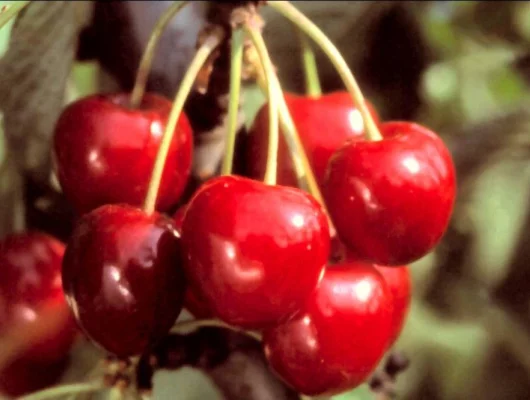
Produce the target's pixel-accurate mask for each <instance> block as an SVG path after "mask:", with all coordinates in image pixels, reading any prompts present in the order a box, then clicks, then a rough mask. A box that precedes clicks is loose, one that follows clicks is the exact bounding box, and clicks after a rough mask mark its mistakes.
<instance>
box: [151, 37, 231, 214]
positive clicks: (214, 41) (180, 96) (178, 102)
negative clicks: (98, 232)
mask: <svg viewBox="0 0 530 400" xmlns="http://www.w3.org/2000/svg"><path fill="white" fill-rule="evenodd" d="M221 40H222V37H221V35H220V34H211V35H210V36H208V37H207V38H206V40H205V41H204V43H203V44H202V45H201V47H200V48H199V49H198V50H197V52H196V53H195V56H194V57H193V60H192V61H191V64H190V65H189V67H188V69H187V71H186V73H185V74H184V78H183V79H182V82H181V84H180V87H179V90H178V92H177V95H176V97H175V101H174V102H173V107H172V108H171V111H170V113H169V117H168V120H167V124H166V129H165V130H164V135H163V136H162V142H161V143H160V147H159V148H158V153H157V155H156V160H155V164H154V167H153V172H152V175H151V180H150V181H149V187H148V189H147V195H146V197H145V202H144V206H143V209H144V211H145V212H147V213H148V214H151V213H152V212H153V211H154V210H155V206H156V198H157V196H158V190H159V188H160V183H161V181H162V173H163V171H164V166H165V164H166V158H167V155H168V152H169V147H170V145H171V140H172V139H173V134H174V133H175V128H176V126H177V121H178V119H179V117H180V114H181V112H182V109H183V107H184V103H185V102H186V98H187V97H188V95H189V94H190V92H191V89H192V87H193V85H194V83H195V79H196V78H197V75H198V74H199V71H200V70H201V68H202V66H203V65H204V63H205V62H206V60H207V59H208V57H209V56H210V54H211V53H212V52H213V51H214V50H215V48H216V47H217V46H218V45H219V43H220V42H221Z"/></svg>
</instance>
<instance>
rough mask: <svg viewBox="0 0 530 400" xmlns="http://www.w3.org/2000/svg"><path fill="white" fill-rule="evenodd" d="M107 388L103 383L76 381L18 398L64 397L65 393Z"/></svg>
mask: <svg viewBox="0 0 530 400" xmlns="http://www.w3.org/2000/svg"><path fill="white" fill-rule="evenodd" d="M103 389H106V387H105V386H103V385H102V384H97V383H74V384H69V385H61V386H56V387H52V388H49V389H44V390H39V391H38V392H34V393H31V394H28V395H26V396H22V397H19V399H18V400H46V399H54V398H57V397H62V396H65V395H73V394H81V393H89V392H96V391H99V390H103Z"/></svg>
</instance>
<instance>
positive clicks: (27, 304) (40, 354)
mask: <svg viewBox="0 0 530 400" xmlns="http://www.w3.org/2000/svg"><path fill="white" fill-rule="evenodd" d="M63 254H64V244H63V243H61V242H60V241H59V240H57V239H55V238H53V237H51V236H49V235H47V234H45V233H42V232H38V231H30V232H25V233H15V234H11V235H8V236H6V237H4V238H3V240H1V241H0V336H1V340H0V348H2V349H3V350H2V352H3V356H6V350H7V351H8V353H9V355H8V356H7V359H3V360H4V363H5V364H3V365H2V367H0V391H2V392H3V393H4V394H6V395H9V396H12V397H18V396H21V395H23V394H25V393H27V392H31V391H34V390H38V389H41V388H43V387H45V386H48V385H51V384H53V383H55V382H56V381H57V379H58V378H59V377H60V375H61V374H62V373H63V371H64V369H65V367H66V364H67V362H68V354H69V351H70V348H71V345H72V343H73V341H74V339H75V336H76V334H77V332H76V329H75V322H74V319H73V316H72V314H71V312H70V309H69V308H68V305H67V304H66V301H65V298H64V294H63V291H62V285H61V262H62V258H63Z"/></svg>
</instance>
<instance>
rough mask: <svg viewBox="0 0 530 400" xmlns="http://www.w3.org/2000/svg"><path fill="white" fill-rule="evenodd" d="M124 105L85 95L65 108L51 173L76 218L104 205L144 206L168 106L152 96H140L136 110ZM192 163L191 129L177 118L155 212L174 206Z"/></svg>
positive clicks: (115, 98)
mask: <svg viewBox="0 0 530 400" xmlns="http://www.w3.org/2000/svg"><path fill="white" fill-rule="evenodd" d="M128 101H129V95H128V94H123V93H118V94H98V95H93V96H89V97H86V98H83V99H81V100H78V101H76V102H74V103H72V104H71V105H69V106H68V107H67V108H66V109H65V110H64V111H63V112H62V114H61V116H60V118H59V120H58V122H57V125H56V128H55V134H54V142H53V146H54V147H53V150H54V152H53V155H54V157H53V158H54V165H55V170H56V173H57V177H58V179H59V182H60V184H61V187H62V190H63V192H64V193H65V195H66V197H67V198H68V199H69V201H70V202H71V203H72V204H73V206H74V208H75V209H76V210H77V211H78V212H79V213H80V214H82V213H85V212H88V211H90V210H92V209H94V208H97V207H99V206H101V205H103V204H111V203H127V204H131V205H136V206H140V205H141V204H142V202H143V201H144V198H145V195H146V192H147V187H148V184H149V180H150V177H151V173H152V170H153V165H154V161H155V158H156V154H157V151H158V148H159V145H160V141H161V138H162V135H163V132H164V129H165V125H166V122H167V118H168V115H169V112H170V110H171V106H172V104H171V102H170V101H169V100H167V99H165V98H164V97H160V96H158V95H154V94H145V95H144V98H143V101H142V104H141V106H140V108H139V109H130V108H128V105H127V102H128ZM191 161H192V131H191V126H190V123H189V121H188V119H187V117H186V115H185V114H181V116H180V118H179V121H178V124H177V128H176V131H175V134H174V136H173V140H172V142H171V146H170V149H169V154H168V158H167V162H166V164H165V168H164V172H163V176H162V183H161V187H160V191H159V195H158V200H157V209H158V210H161V211H164V210H167V209H168V208H169V207H170V206H171V205H173V204H175V203H176V202H177V200H178V199H179V196H180V195H181V194H182V192H183V190H184V187H185V184H186V182H187V180H188V177H189V174H190V170H191Z"/></svg>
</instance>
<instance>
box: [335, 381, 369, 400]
mask: <svg viewBox="0 0 530 400" xmlns="http://www.w3.org/2000/svg"><path fill="white" fill-rule="evenodd" d="M331 399H332V400H374V399H375V396H374V393H373V392H372V391H371V390H370V387H369V386H368V384H364V385H361V386H359V387H358V388H357V389H355V390H352V391H351V392H347V393H342V394H339V395H337V396H333V397H332V398H331Z"/></svg>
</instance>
